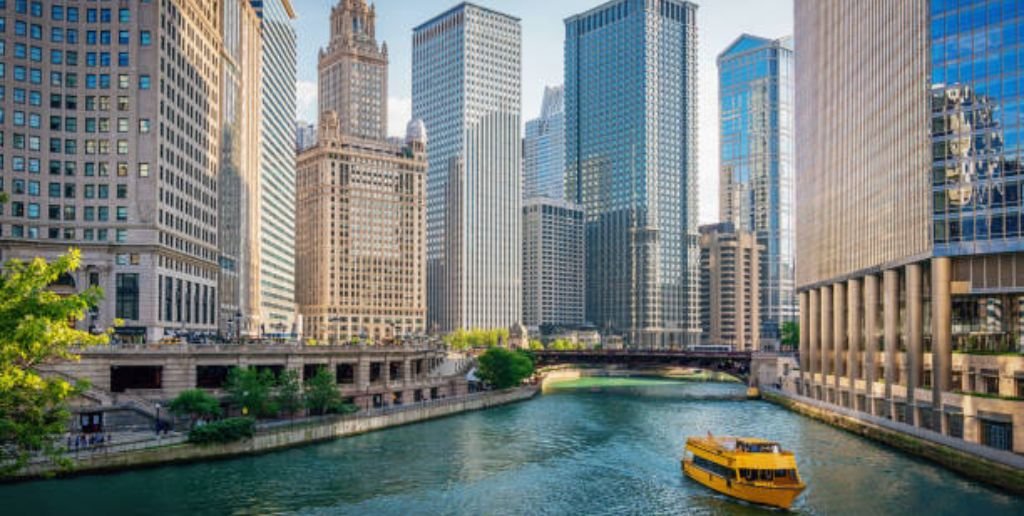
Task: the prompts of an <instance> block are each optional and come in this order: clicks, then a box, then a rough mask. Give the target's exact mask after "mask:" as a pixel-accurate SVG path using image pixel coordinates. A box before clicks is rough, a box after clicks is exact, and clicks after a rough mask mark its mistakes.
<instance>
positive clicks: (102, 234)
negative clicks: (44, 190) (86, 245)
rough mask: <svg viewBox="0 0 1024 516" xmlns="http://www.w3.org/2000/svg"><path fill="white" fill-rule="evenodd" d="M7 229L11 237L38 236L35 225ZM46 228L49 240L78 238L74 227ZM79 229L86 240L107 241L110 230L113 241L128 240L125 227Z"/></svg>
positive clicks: (38, 230)
mask: <svg viewBox="0 0 1024 516" xmlns="http://www.w3.org/2000/svg"><path fill="white" fill-rule="evenodd" d="M9 227H10V229H9V230H8V236H10V237H12V238H30V239H38V238H41V237H40V234H41V233H40V228H38V227H36V226H23V225H21V224H11V225H10V226H9ZM44 229H46V232H45V234H46V236H47V238H49V239H51V240H58V239H63V240H78V239H79V238H78V235H79V233H78V231H79V230H77V229H75V228H55V227H50V228H44ZM80 231H81V239H82V240H85V241H87V242H109V241H110V235H111V232H113V235H114V241H115V242H117V243H124V242H127V241H128V230H126V229H115V230H110V229H107V228H86V229H82V230H80ZM2 235H3V229H2V228H0V236H2Z"/></svg>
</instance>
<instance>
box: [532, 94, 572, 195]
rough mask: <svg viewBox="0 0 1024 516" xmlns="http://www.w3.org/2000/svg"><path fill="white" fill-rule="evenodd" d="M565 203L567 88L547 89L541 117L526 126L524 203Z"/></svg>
mask: <svg viewBox="0 0 1024 516" xmlns="http://www.w3.org/2000/svg"><path fill="white" fill-rule="evenodd" d="M534 197H547V198H549V199H565V88H564V87H562V86H549V87H546V88H544V101H543V103H542V104H541V108H540V117H538V118H535V119H533V120H530V121H528V122H526V137H525V138H523V199H524V200H525V199H531V198H534Z"/></svg>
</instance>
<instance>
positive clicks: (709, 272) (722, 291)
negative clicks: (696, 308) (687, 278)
mask: <svg viewBox="0 0 1024 516" xmlns="http://www.w3.org/2000/svg"><path fill="white" fill-rule="evenodd" d="M762 250H763V247H762V246H761V245H760V244H759V243H758V241H757V236H756V235H755V234H754V233H752V232H749V231H737V230H736V226H735V225H733V223H732V222H720V223H718V224H709V225H706V226H701V228H700V308H701V318H700V325H701V344H703V345H708V346H727V347H728V348H729V349H730V350H733V351H758V350H760V349H761V335H760V331H759V329H760V326H761V324H760V318H761V310H760V307H759V304H760V300H761V296H760V294H759V286H760V283H761V282H760V277H759V274H760V269H761V256H762V254H761V252H762Z"/></svg>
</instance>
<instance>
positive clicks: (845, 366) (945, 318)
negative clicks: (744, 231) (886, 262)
mask: <svg viewBox="0 0 1024 516" xmlns="http://www.w3.org/2000/svg"><path fill="white" fill-rule="evenodd" d="M925 266H929V267H930V279H931V283H930V288H929V289H928V292H929V295H930V302H931V303H930V304H931V314H930V315H931V325H930V330H931V332H930V333H931V355H932V357H931V358H932V370H931V375H932V376H931V399H922V398H921V397H920V396H916V395H915V394H917V393H916V391H917V388H920V387H922V386H923V385H924V352H925V351H924V350H925V345H924V344H925V331H924V329H925V328H924V322H925V314H924V307H925V284H924V276H925V275H924V267H925ZM951 268H952V265H951V260H950V259H949V258H932V259H931V260H930V261H926V262H917V263H911V264H907V265H904V266H902V267H898V268H892V269H887V270H884V271H881V272H880V273H871V274H865V275H862V276H858V277H853V278H849V279H846V280H844V281H838V282H834V283H829V284H819V285H816V286H814V287H811V288H806V289H802V290H801V291H800V293H799V303H800V343H799V346H800V376H801V378H800V385H801V393H802V394H804V395H806V396H810V397H813V398H817V399H820V400H822V401H826V402H829V403H834V404H837V405H842V406H846V407H848V408H852V409H856V410H860V411H864V412H868V413H871V414H874V415H879V416H885V417H893V418H894V419H895V417H894V415H895V410H896V407H897V406H898V405H897V404H898V402H902V403H905V406H906V418H905V419H904V421H905V422H907V423H910V424H914V425H922V424H929V426H931V425H930V423H934V426H932V428H935V429H939V428H940V426H941V430H942V431H943V432H945V431H946V428H945V426H946V424H945V418H942V417H938V416H939V415H940V414H941V411H942V392H946V391H948V390H949V389H950V385H951V383H952V361H953V359H952V296H951V281H952V271H951ZM901 282H902V285H901V284H900V283H901ZM880 287H881V293H880V292H879V288H880ZM901 287H902V288H901ZM901 291H902V295H901ZM879 294H881V303H880V302H879ZM879 323H881V324H879ZM880 345H881V349H879V348H880ZM879 352H881V354H882V357H881V365H882V371H883V376H882V378H878V366H879V357H878V353H879ZM898 353H903V359H904V360H903V364H904V367H905V371H906V374H904V375H899V376H897V372H898V371H897V354H898ZM878 383H882V385H881V386H880V387H881V392H879V389H878V387H879V386H877V384H878ZM894 385H902V386H904V387H905V388H906V393H907V395H906V397H905V398H906V399H905V402H904V401H903V400H897V399H896V397H895V396H894V395H893V390H894V389H893V386H894ZM880 400H881V401H880ZM928 405H930V406H931V407H932V408H933V412H932V413H933V414H934V415H935V416H936V417H935V421H933V422H922V421H920V417H921V416H920V414H921V412H920V411H919V410H917V408H918V407H921V406H928Z"/></svg>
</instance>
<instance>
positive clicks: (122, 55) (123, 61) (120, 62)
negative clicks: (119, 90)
mask: <svg viewBox="0 0 1024 516" xmlns="http://www.w3.org/2000/svg"><path fill="white" fill-rule="evenodd" d="M117 66H128V52H118V53H117Z"/></svg>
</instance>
